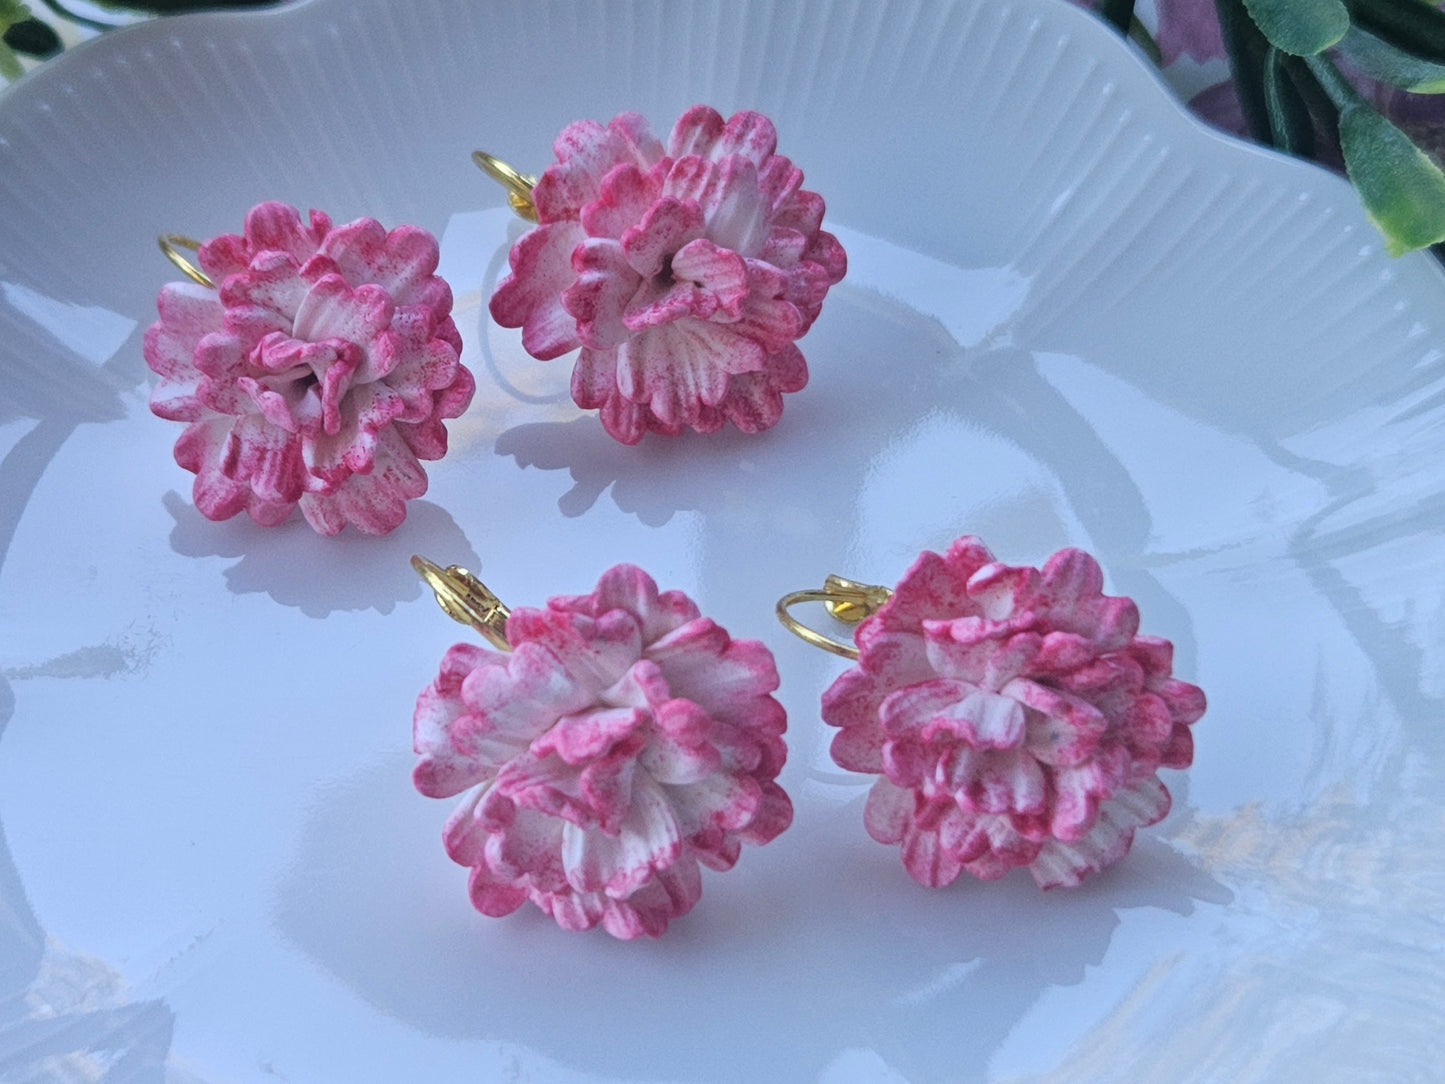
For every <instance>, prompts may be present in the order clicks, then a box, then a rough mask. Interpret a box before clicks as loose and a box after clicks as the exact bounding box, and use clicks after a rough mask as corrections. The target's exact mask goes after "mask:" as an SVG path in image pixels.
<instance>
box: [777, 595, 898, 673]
mask: <svg viewBox="0 0 1445 1084" xmlns="http://www.w3.org/2000/svg"><path fill="white" fill-rule="evenodd" d="M892 594H893V592H892V591H891V590H890V589H888V588H887V587H878V586H876V585H874V584H871V583H855V582H854V581H853V580H845V579H844V578H843V577H842V576H834V575H829V576H828V578H827V579H825V580H824V581H823V589H822V590H821V591H792V592H789V593H788V594H786V595H784V596H783V597H782V598H780V599H778V605H777V614H778V620H779V621H781V622H782V623H783V627H784V628H786V629H787V630H788V631H789V632H791V633H792V634H793V635H794V636H797V637H799V638H800V639H802V640H806V641H807V642H808V643H810V644H812V645H813V646H814V647H821V648H822V649H823V650H824V651H831V652H832V653H833V654H834V655H842V656H843V657H844V658H845V659H856V658H857V657H858V648H857V647H855V646H854V645H853V644H845V643H843V641H841V640H835V639H833V638H832V637H831V636H826V635H824V634H823V633H821V632H819V631H817V630H816V629H811V628H809V627H808V626H807V625H805V624H803V623H802V622H801V621H799V620H798V619H797V618H796V617H794V616H793V615H792V614H791V613H789V612H788V611H789V610H790V609H792V607H794V606H796V605H798V604H799V603H800V602H821V603H823V604H824V605H825V606H826V607H827V608H828V612H829V613H830V614H832V615H833V616H834V617H835V618H837V619H838V620H839V621H842V622H843V623H844V624H846V625H856V624H858V623H859V622H860V621H862V620H863V619H864V618H866V617H871V616H872V615H873V614H875V613H877V612H878V609H879V607H881V606H882V605H883V604H884V603H885V602H887V601H888V599H889V598H890V597H891V596H892Z"/></svg>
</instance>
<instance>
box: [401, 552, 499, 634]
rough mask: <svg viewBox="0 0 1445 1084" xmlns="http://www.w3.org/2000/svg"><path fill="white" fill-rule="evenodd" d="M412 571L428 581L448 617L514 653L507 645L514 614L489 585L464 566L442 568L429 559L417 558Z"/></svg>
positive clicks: (438, 603) (415, 557)
mask: <svg viewBox="0 0 1445 1084" xmlns="http://www.w3.org/2000/svg"><path fill="white" fill-rule="evenodd" d="M411 567H412V568H414V569H416V571H417V574H418V575H419V576H421V578H422V579H424V580H425V581H426V585H427V586H428V587H430V588H431V589H432V593H433V594H435V595H436V597H437V605H438V606H440V607H441V608H442V610H443V611H444V612H445V613H446V615H447V616H448V617H450V618H451V619H452V620H453V621H456V622H458V623H460V624H463V625H470V626H471V627H472V628H474V629H476V630H477V631H478V632H480V633H481V634H482V635H483V636H485V637H486V638H487V641H488V643H490V644H491V645H492V646H493V647H496V648H500V649H501V650H502V651H511V650H512V645H511V644H509V643H508V642H507V617H508V616H509V615H510V614H511V612H512V611H511V610H509V609H507V607H506V606H505V605H503V603H502V600H501V599H499V598H497V596H496V595H494V594H493V593H492V591H491V588H489V587H488V586H487V585H486V584H484V583H483V582H482V581H481V580H479V579H477V577H476V576H474V575H472V573H470V572H468V571H467V570H466V569H464V568H462V567H461V566H460V565H448V566H447V567H446V568H442V567H441V566H440V565H438V564H434V563H433V562H431V561H428V560H427V559H426V558H425V557H420V556H414V557H412V559H411Z"/></svg>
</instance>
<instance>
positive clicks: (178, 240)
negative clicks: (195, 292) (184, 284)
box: [156, 233, 216, 290]
mask: <svg viewBox="0 0 1445 1084" xmlns="http://www.w3.org/2000/svg"><path fill="white" fill-rule="evenodd" d="M156 244H158V245H160V248H161V252H163V253H164V254H165V257H166V259H168V260H170V261H171V263H173V264H175V265H176V266H177V267H179V268H180V269H181V272H182V273H183V274H184V275H185V276H186V278H188V279H190V280H191V281H192V282H196V283H199V284H200V285H202V286H209V287H210V288H211V289H212V290H214V289H215V288H216V284H215V283H214V282H212V281H211V276H210V275H208V274H206V273H205V272H204V271H202V270H201V269H200V268H199V267H197V266H196V265H195V264H193V263H191V261H190V260H188V259H186V258H185V257H184V256H182V255H181V254H180V252H179V249H183V248H188V249H190V250H191V251H192V252H195V251H196V249H198V248H200V247H201V243H200V242H199V241H197V240H196V239H195V238H194V237H187V236H186V235H185V234H183V233H163V234H161V235H160V236H159V237H157V238H156Z"/></svg>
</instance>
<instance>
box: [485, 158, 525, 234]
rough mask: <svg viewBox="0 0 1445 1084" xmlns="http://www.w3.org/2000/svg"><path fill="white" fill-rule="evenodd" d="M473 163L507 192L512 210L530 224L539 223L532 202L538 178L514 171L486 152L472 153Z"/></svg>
mask: <svg viewBox="0 0 1445 1084" xmlns="http://www.w3.org/2000/svg"><path fill="white" fill-rule="evenodd" d="M472 161H473V162H475V163H476V164H477V165H478V167H480V169H481V170H482V172H484V173H485V174H486V175H487V176H488V177H491V178H492V180H494V181H496V182H498V183H499V184H500V185H501V186H502V187H503V188H505V189H506V190H507V202H508V203H510V204H511V205H512V210H514V211H516V212H517V214H518V215H519V216H520V217H522V218H525V219H526V220H527V221H528V222H536V221H537V205H536V204H535V203H533V202H532V189H534V188H536V187H537V178H536V177H533V176H530V175H529V174H526V173H521V172H519V171H517V170H515V169H513V168H512V167H511V166H509V165H507V163H506V162H503V161H502V160H501V159H500V158H495V157H493V156H492V155H490V154H488V153H487V152H486V151H472Z"/></svg>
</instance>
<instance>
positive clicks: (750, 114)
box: [712, 109, 778, 168]
mask: <svg viewBox="0 0 1445 1084" xmlns="http://www.w3.org/2000/svg"><path fill="white" fill-rule="evenodd" d="M777 149H778V130H777V128H775V127H774V126H773V122H772V121H771V120H769V119H768V118H767V117H766V116H764V115H763V114H762V113H757V112H754V111H753V110H751V109H745V110H742V111H740V112H737V113H734V114H733V115H732V116H731V117H729V118H728V121H727V124H725V125H724V126H723V130H722V133H721V134H720V135H719V136H718V139H717V143H716V144H715V145H714V146H713V148H712V156H713V157H714V158H722V157H723V156H724V155H730V154H736V155H740V156H741V157H743V158H745V159H747V161H748V162H750V163H751V164H752V165H753V166H755V167H758V168H761V167H762V166H763V164H764V163H765V162H766V161H767V160H768V159H769V158H771V157H773V154H774V153H775V152H776V151H777Z"/></svg>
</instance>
